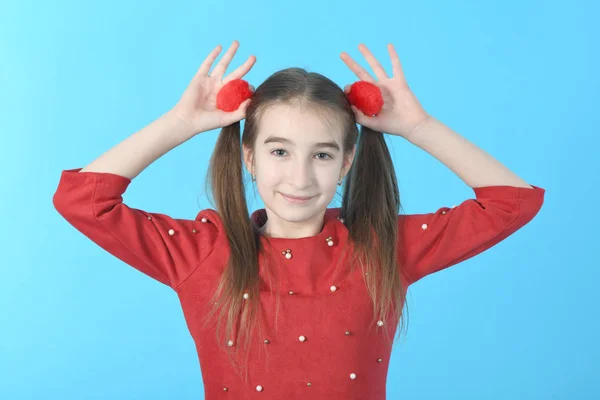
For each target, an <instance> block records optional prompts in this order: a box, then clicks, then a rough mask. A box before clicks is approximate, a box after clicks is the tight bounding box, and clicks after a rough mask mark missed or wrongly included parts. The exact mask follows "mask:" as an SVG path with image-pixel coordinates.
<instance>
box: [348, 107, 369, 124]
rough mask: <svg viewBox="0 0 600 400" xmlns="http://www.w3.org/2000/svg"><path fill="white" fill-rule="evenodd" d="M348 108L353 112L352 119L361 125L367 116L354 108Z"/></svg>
mask: <svg viewBox="0 0 600 400" xmlns="http://www.w3.org/2000/svg"><path fill="white" fill-rule="evenodd" d="M350 107H351V108H352V111H354V119H356V122H357V123H358V124H360V125H363V124H364V122H365V118H366V117H367V116H366V115H365V114H363V113H362V111H360V110H359V109H358V108H356V107H355V106H350Z"/></svg>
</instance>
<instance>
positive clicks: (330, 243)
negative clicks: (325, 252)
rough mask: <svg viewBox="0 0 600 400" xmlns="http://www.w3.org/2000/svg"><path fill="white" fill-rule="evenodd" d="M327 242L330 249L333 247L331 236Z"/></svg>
mask: <svg viewBox="0 0 600 400" xmlns="http://www.w3.org/2000/svg"><path fill="white" fill-rule="evenodd" d="M325 240H326V241H327V244H328V245H329V247H331V246H333V240H331V236H329V237H328V238H327V239H325Z"/></svg>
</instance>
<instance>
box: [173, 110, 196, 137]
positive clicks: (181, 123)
mask: <svg viewBox="0 0 600 400" xmlns="http://www.w3.org/2000/svg"><path fill="white" fill-rule="evenodd" d="M165 118H166V119H168V120H169V121H170V123H171V125H172V126H173V128H174V132H176V133H177V134H178V135H180V136H182V137H184V138H187V139H189V138H192V137H193V136H195V135H196V134H198V133H200V132H196V130H195V129H194V127H193V126H192V124H191V123H190V120H189V118H187V117H186V116H185V115H184V114H182V113H181V112H180V111H179V110H177V109H175V108H172V109H171V110H169V111H167V112H166V113H165Z"/></svg>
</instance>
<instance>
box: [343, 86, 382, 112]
mask: <svg viewBox="0 0 600 400" xmlns="http://www.w3.org/2000/svg"><path fill="white" fill-rule="evenodd" d="M347 97H348V101H349V102H350V104H352V105H353V106H354V107H356V108H358V109H359V110H361V111H362V112H363V114H365V115H369V116H372V115H377V114H378V113H379V111H381V107H382V106H383V96H382V95H381V90H380V89H379V87H377V86H376V85H374V84H373V83H370V82H366V81H358V82H354V83H353V84H352V86H351V87H350V92H349V93H348V95H347Z"/></svg>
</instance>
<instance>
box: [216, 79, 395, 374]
mask: <svg viewBox="0 0 600 400" xmlns="http://www.w3.org/2000/svg"><path fill="white" fill-rule="evenodd" d="M297 103H301V104H303V105H307V106H309V107H311V109H313V110H315V111H316V112H325V113H328V115H330V116H331V117H333V118H335V120H336V121H338V122H339V123H341V126H342V127H343V132H344V138H343V153H344V158H346V157H347V156H348V155H349V154H350V153H351V152H352V150H353V148H354V145H355V144H356V153H355V156H354V161H353V164H352V167H351V168H350V170H349V172H348V174H347V176H346V179H345V185H344V188H343V197H342V202H341V203H342V204H341V207H340V214H339V218H341V219H342V221H343V222H344V224H345V225H346V227H347V228H348V232H349V235H348V241H349V242H351V243H353V249H354V250H353V253H352V256H351V260H352V262H353V263H354V262H356V264H357V265H360V267H361V268H362V272H363V276H364V278H365V284H366V287H367V290H368V293H369V296H370V297H371V299H372V304H373V310H374V315H373V318H374V319H373V322H375V319H377V318H379V317H380V316H388V315H389V316H391V318H392V319H389V321H392V320H393V321H396V322H397V321H400V322H402V324H401V327H400V330H399V331H398V332H399V333H400V332H401V331H402V327H403V326H404V321H403V318H402V317H403V312H402V308H403V305H404V304H405V291H404V290H403V288H402V283H401V280H400V268H399V265H398V256H397V246H398V243H400V242H399V240H398V234H399V233H398V213H399V211H400V207H401V205H400V195H399V191H398V184H397V180H396V173H395V170H394V165H393V163H392V159H391V156H390V152H389V149H388V147H387V144H386V142H385V140H384V135H383V134H382V133H381V132H376V131H373V130H371V129H369V128H366V127H364V126H361V129H360V132H359V130H358V128H357V125H356V120H355V117H354V114H353V112H352V109H351V108H350V104H349V102H348V100H347V97H346V95H345V94H344V91H343V90H342V89H341V88H340V87H339V86H338V85H336V84H335V83H334V82H333V81H331V80H330V79H328V78H326V77H325V76H323V75H321V74H318V73H315V72H307V71H306V70H304V69H302V68H288V69H284V70H281V71H278V72H276V73H274V74H273V75H271V76H270V77H269V78H267V79H266V80H265V81H264V82H263V83H262V84H261V85H260V86H259V87H257V88H256V91H255V92H254V93H253V95H252V100H251V103H250V105H249V107H248V109H247V111H246V118H245V123H244V131H243V134H242V135H241V138H240V122H237V123H235V124H233V125H230V126H227V127H224V128H223V129H222V130H221V132H220V134H219V137H218V140H217V143H216V146H215V149H214V152H213V154H212V157H211V160H210V166H209V170H208V173H207V179H206V184H207V190H206V193H211V194H212V197H213V198H214V203H213V205H214V206H215V208H216V210H217V211H218V212H219V215H220V216H221V218H222V221H223V226H224V227H225V231H226V235H227V238H228V240H229V245H230V254H229V260H228V264H227V266H226V268H225V271H224V273H223V275H222V277H221V280H220V281H219V284H218V286H217V288H216V291H215V293H214V296H213V298H212V299H211V304H212V305H213V306H212V310H211V311H210V312H209V314H208V315H207V316H206V321H205V322H206V323H205V326H206V325H207V324H208V321H209V320H210V319H211V318H212V316H213V315H214V314H215V313H216V312H217V311H220V312H219V315H218V324H217V329H216V334H217V343H219V346H223V349H224V350H226V351H227V353H228V354H229V355H230V360H231V361H232V363H233V365H234V366H235V367H236V371H238V373H240V371H241V369H243V370H244V371H245V372H246V374H245V376H246V378H247V369H246V368H245V366H246V362H247V359H248V352H249V348H250V344H251V341H252V338H253V337H254V336H253V333H254V331H255V329H256V328H258V329H259V330H261V329H262V327H261V324H260V323H259V308H260V299H259V295H260V291H259V272H258V271H259V269H258V266H259V256H261V255H263V254H265V252H264V250H265V249H263V248H262V244H261V241H260V235H261V234H262V233H261V232H260V231H259V228H260V227H258V226H256V224H254V223H253V222H252V221H251V219H250V213H249V211H248V206H247V203H246V193H245V180H244V166H243V159H242V158H243V157H242V147H241V145H242V144H244V145H245V146H246V147H247V148H248V149H250V150H251V151H252V150H253V149H254V144H255V141H256V137H257V133H258V124H259V122H260V119H261V116H262V115H263V113H264V111H265V110H266V109H267V107H269V105H273V104H290V105H292V104H297ZM357 142H358V143H357ZM246 176H247V175H246ZM246 182H247V178H246ZM209 187H210V188H209ZM244 293H248V294H249V297H248V299H247V300H245V299H244V297H243V295H244ZM277 299H278V300H279V297H277ZM223 321H225V335H224V336H223V335H221V333H222V324H223ZM235 331H237V337H234V333H235ZM261 331H262V330H261ZM261 337H263V336H262V335H260V336H258V338H261ZM228 340H233V341H234V342H235V348H234V347H232V346H228V345H227V342H228ZM388 340H390V338H389V335H388ZM262 347H266V346H262ZM234 352H235V353H236V355H237V356H238V358H237V359H235V358H234V357H232V355H233V353H234ZM242 355H243V356H245V357H244V358H243V360H244V361H240V358H239V357H241V356H242ZM240 367H241V368H240Z"/></svg>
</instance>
